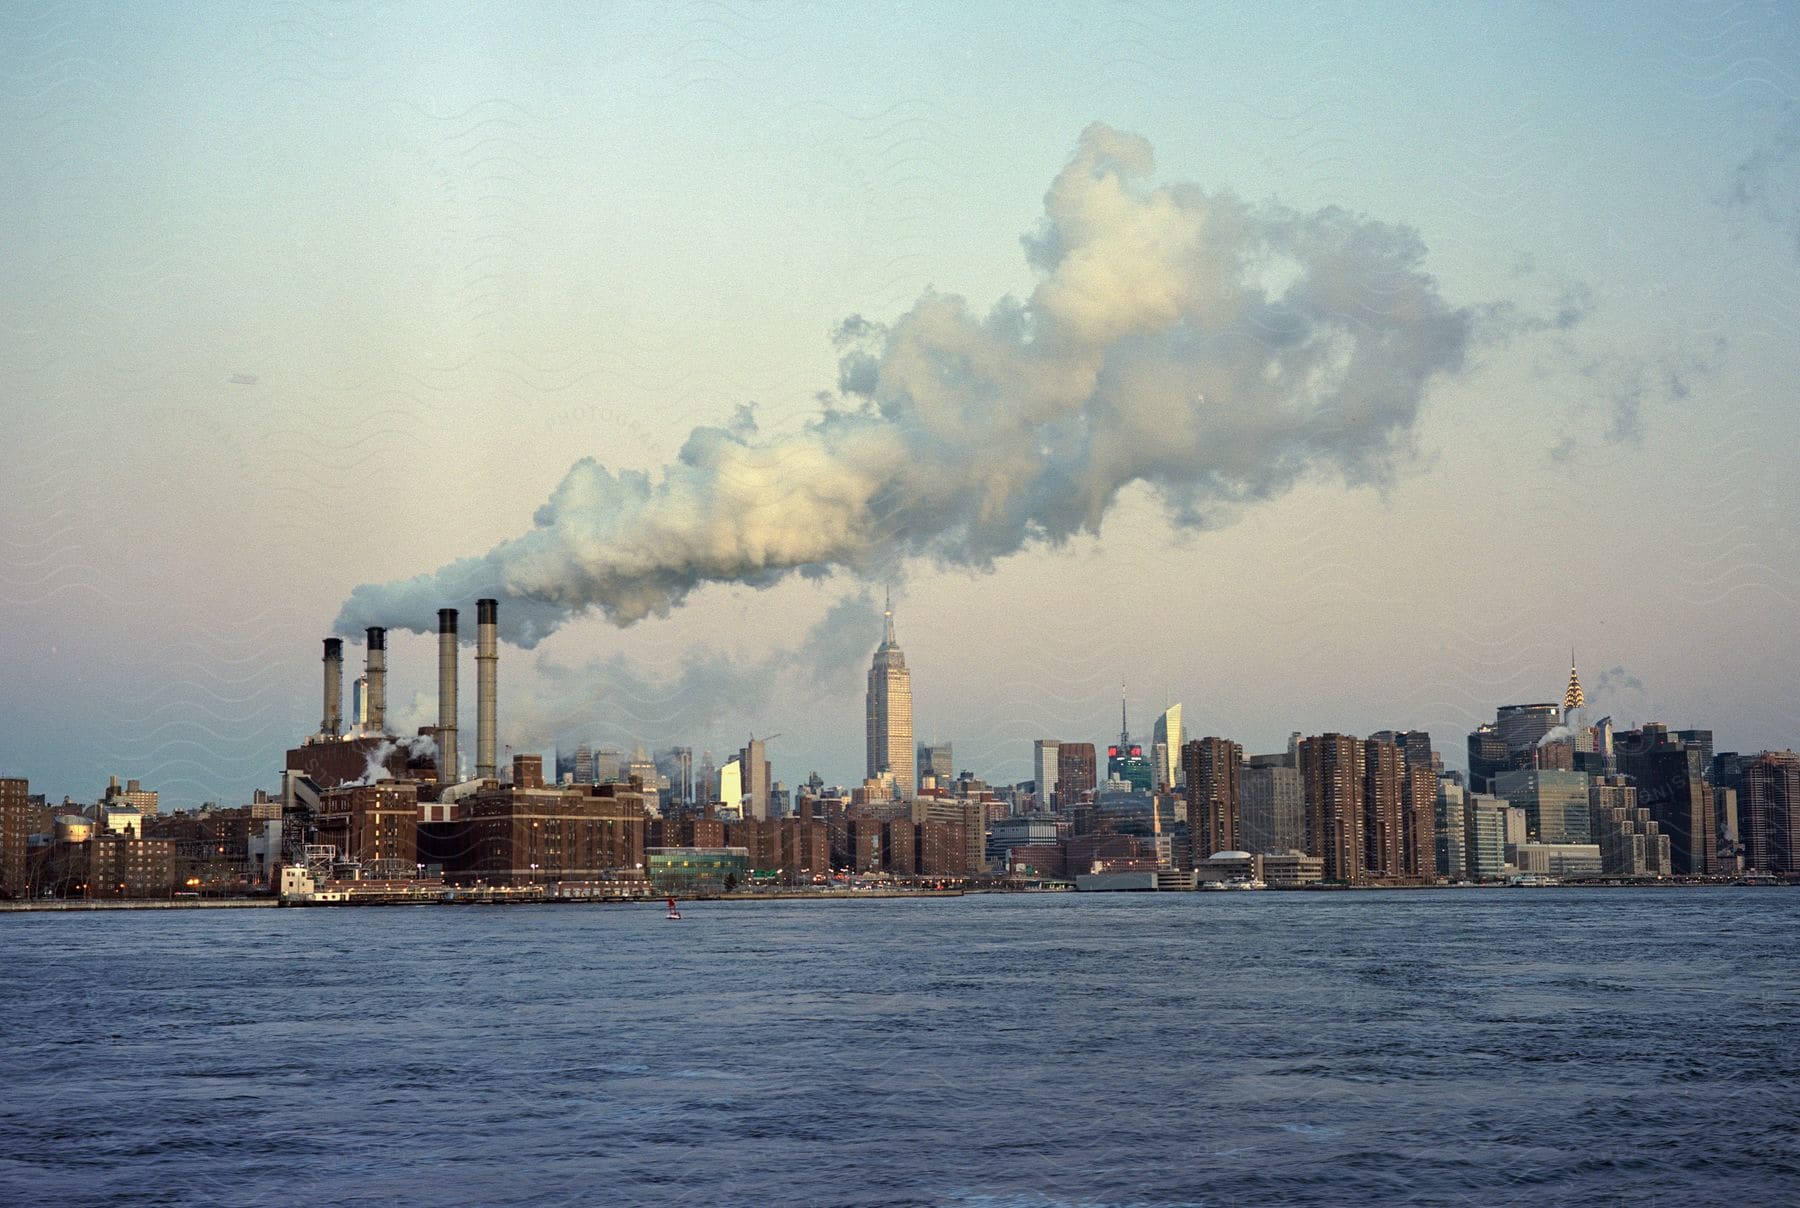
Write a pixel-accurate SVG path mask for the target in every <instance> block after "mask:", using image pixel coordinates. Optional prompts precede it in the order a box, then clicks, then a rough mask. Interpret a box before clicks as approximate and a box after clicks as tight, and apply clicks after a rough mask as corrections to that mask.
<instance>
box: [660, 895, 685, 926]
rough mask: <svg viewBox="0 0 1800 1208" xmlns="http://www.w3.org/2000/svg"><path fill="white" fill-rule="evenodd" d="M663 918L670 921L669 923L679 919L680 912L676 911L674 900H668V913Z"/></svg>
mask: <svg viewBox="0 0 1800 1208" xmlns="http://www.w3.org/2000/svg"><path fill="white" fill-rule="evenodd" d="M663 917H664V918H666V919H668V920H670V921H671V922H673V921H674V920H676V919H678V918H680V917H681V911H680V910H678V909H676V906H675V899H674V898H670V899H669V913H668V914H666V915H664V916H663Z"/></svg>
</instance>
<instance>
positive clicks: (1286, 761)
mask: <svg viewBox="0 0 1800 1208" xmlns="http://www.w3.org/2000/svg"><path fill="white" fill-rule="evenodd" d="M1238 801H1239V809H1238V843H1237V845H1238V846H1239V847H1240V848H1241V849H1242V850H1244V851H1248V852H1261V853H1263V854H1265V855H1267V854H1273V853H1278V852H1286V851H1305V850H1306V791H1305V789H1304V787H1303V786H1302V785H1301V782H1300V769H1299V768H1297V767H1295V766H1294V764H1293V760H1292V759H1291V757H1290V756H1288V754H1287V753H1286V752H1283V753H1281V754H1279V755H1252V756H1250V758H1249V759H1248V760H1247V761H1246V762H1245V764H1244V766H1243V767H1242V768H1241V769H1239V771H1238ZM1192 825H1193V823H1192V814H1191V813H1190V815H1189V826H1190V828H1191V827H1192Z"/></svg>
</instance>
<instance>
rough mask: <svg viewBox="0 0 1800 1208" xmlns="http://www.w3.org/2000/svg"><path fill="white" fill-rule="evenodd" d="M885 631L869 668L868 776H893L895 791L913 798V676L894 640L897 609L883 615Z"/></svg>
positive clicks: (886, 611)
mask: <svg viewBox="0 0 1800 1208" xmlns="http://www.w3.org/2000/svg"><path fill="white" fill-rule="evenodd" d="M882 616H883V618H884V621H885V629H884V632H883V634H882V639H881V645H880V646H878V647H876V648H875V659H874V662H873V663H872V665H871V666H870V667H869V698H868V740H869V741H868V753H869V758H868V773H867V774H868V776H869V777H870V778H871V779H873V778H875V777H878V776H880V775H881V774H882V773H884V772H891V773H892V774H893V777H894V785H895V790H896V791H897V792H898V793H899V794H900V795H901V796H903V797H908V798H910V797H911V796H913V790H914V787H915V786H916V785H917V784H918V776H917V774H916V771H915V768H914V764H913V710H912V672H910V671H908V670H907V669H906V656H905V655H904V654H902V653H901V652H900V644H899V643H898V642H896V641H895V640H894V608H893V605H892V604H891V603H890V604H889V605H888V607H887V609H886V610H885V611H884V612H883V614H882Z"/></svg>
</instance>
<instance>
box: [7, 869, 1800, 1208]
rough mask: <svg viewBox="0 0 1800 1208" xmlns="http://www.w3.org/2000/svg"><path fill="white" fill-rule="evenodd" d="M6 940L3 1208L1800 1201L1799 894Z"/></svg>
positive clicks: (124, 919)
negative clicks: (100, 1206)
mask: <svg viewBox="0 0 1800 1208" xmlns="http://www.w3.org/2000/svg"><path fill="white" fill-rule="evenodd" d="M684 912H685V914H686V918H685V919H683V920H682V921H680V922H668V921H666V920H665V919H664V918H663V917H662V909H661V907H660V906H555V905H552V906H541V907H539V906H521V907H485V908H484V907H470V908H463V909H456V908H443V907H412V908H404V907H400V908H367V909H338V910H332V909H315V910H253V911H178V912H162V911H144V912H108V913H101V912H95V913H81V914H32V915H10V916H0V946H3V947H0V950H3V951H4V953H5V966H4V967H5V973H4V975H3V978H0V1007H3V1009H4V1014H3V1019H4V1025H3V1026H4V1033H3V1034H4V1041H3V1042H0V1090H3V1094H0V1204H8V1205H11V1204H33V1203H40V1202H42V1203H55V1204H63V1203H70V1204H86V1203H116V1204H145V1203H219V1204H283V1205H289V1204H294V1203H296V1202H307V1203H315V1204H324V1203H331V1204H386V1203H394V1202H407V1203H433V1204H465V1203H467V1204H515V1203H551V1204H635V1203H657V1204H661V1203H670V1204H711V1203H732V1204H769V1203H805V1204H849V1203H855V1204H861V1203H870V1204H874V1203H917V1204H958V1205H994V1206H1003V1205H1018V1206H1021V1208H1040V1206H1042V1208H1049V1206H1052V1205H1065V1204H1067V1205H1098V1204H1144V1205H1156V1204H1233V1203H1244V1202H1266V1203H1339V1202H1343V1203H1368V1202H1383V1203H1461V1204H1495V1203H1570V1202H1595V1203H1609V1202H1621V1201H1629V1202H1631V1203H1633V1204H1644V1203H1669V1204H1676V1203H1682V1204H1685V1203H1695V1202H1706V1203H1728V1202H1729V1203H1735V1204H1763V1203H1776V1202H1787V1203H1794V1202H1796V1201H1797V1200H1800V1043H1796V1041H1797V1039H1800V893H1796V892H1793V891H1786V890H1770V889H1723V888H1721V889H1692V890H1577V889H1556V890H1487V891H1474V890H1470V891H1439V892H1367V893H1313V894H1295V893H1260V894H1259V893H1236V894H1230V893H1227V894H1154V895H1149V894H1146V895H1131V894H1111V895H1010V896H1009V895H989V896H972V897H967V898H961V899H932V900H920V901H889V900H880V901H859V902H811V901H797V902H769V903H706V902H697V903H692V904H688V905H686V906H685V907H684Z"/></svg>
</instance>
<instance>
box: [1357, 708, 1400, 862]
mask: <svg viewBox="0 0 1800 1208" xmlns="http://www.w3.org/2000/svg"><path fill="white" fill-rule="evenodd" d="M1406 806H1407V801H1406V765H1405V763H1404V761H1403V760H1402V758H1401V755H1400V748H1399V747H1397V746H1395V745H1394V744H1393V743H1391V742H1385V741H1383V740H1381V739H1379V738H1371V739H1368V740H1367V741H1365V742H1364V743H1363V869H1364V871H1366V872H1367V873H1368V875H1369V876H1371V877H1389V878H1400V877H1404V876H1407V875H1408V874H1407V870H1406Z"/></svg>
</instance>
